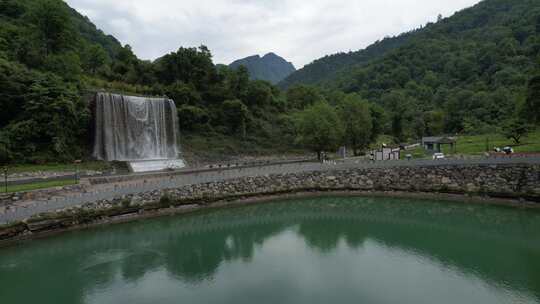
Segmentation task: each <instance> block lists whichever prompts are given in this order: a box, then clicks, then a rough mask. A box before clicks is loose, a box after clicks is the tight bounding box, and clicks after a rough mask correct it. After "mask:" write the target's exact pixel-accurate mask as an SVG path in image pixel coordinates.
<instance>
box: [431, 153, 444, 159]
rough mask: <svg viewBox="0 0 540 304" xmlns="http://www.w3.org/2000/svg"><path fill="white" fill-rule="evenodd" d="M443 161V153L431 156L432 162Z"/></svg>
mask: <svg viewBox="0 0 540 304" xmlns="http://www.w3.org/2000/svg"><path fill="white" fill-rule="evenodd" d="M437 159H444V153H435V154H433V160H437Z"/></svg>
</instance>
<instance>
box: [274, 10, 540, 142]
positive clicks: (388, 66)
mask: <svg viewBox="0 0 540 304" xmlns="http://www.w3.org/2000/svg"><path fill="white" fill-rule="evenodd" d="M539 16H540V7H539V6H538V3H537V2H536V1H532V0H525V1H523V0H486V1H482V2H480V3H479V4H477V5H476V6H474V7H472V8H469V9H465V10H463V11H461V12H458V13H456V14H455V15H454V16H452V17H450V18H446V19H441V20H440V21H439V22H437V23H430V24H427V25H426V26H425V27H422V28H420V29H417V30H415V31H412V32H410V33H407V34H404V35H402V36H399V37H395V38H389V39H387V40H386V41H383V42H378V43H376V44H374V45H372V46H370V47H368V48H367V49H366V50H363V51H359V52H354V53H349V54H339V55H336V56H331V57H326V58H323V59H320V60H318V61H315V62H314V63H313V64H311V65H308V66H307V67H306V68H304V69H302V70H299V71H298V72H296V73H294V74H292V75H291V76H290V77H289V78H288V80H286V81H285V84H286V85H287V86H289V85H292V84H296V85H298V84H313V83H317V84H320V85H321V86H323V87H324V88H327V89H332V90H336V89H337V90H341V91H343V92H345V93H357V94H359V95H360V96H361V97H362V98H364V99H366V100H368V101H369V102H371V103H375V104H378V105H381V106H382V107H383V108H384V109H385V111H387V112H388V117H389V118H390V121H391V127H390V129H391V130H392V131H393V132H392V134H393V135H394V137H396V140H397V141H403V140H415V139H418V138H419V137H421V136H423V135H426V134H430V135H431V134H433V135H440V134H441V133H483V132H490V131H493V129H494V128H496V127H497V126H499V125H502V122H504V121H506V120H508V119H509V118H510V117H512V116H513V113H514V109H515V108H516V107H518V105H519V104H520V103H521V101H522V100H524V99H525V98H526V95H527V82H528V80H529V79H531V78H532V77H533V76H535V75H536V74H537V70H538V69H539V66H538V58H539V55H540V53H539V51H540V32H539V31H537V26H538V22H537V21H538V19H539ZM383 45H388V46H389V45H393V47H388V48H384V50H383V49H380V51H379V52H376V53H374V55H373V56H367V57H359V56H360V54H363V53H366V52H368V51H369V50H374V49H376V48H378V47H382V46H383ZM336 70H337V71H336ZM316 71H317V72H316ZM308 72H313V73H315V74H316V75H315V76H313V77H311V76H310V75H307V74H309V73H308ZM537 82H538V83H540V81H537V80H535V79H534V78H533V79H532V80H531V82H530V83H529V97H528V98H527V102H526V113H528V116H529V120H530V121H536V122H538V117H537V116H538V115H536V114H537V113H540V111H538V109H540V105H539V104H538V102H537V100H540V98H538V97H537V96H536V95H538V94H537V91H538V92H540V90H538V88H536V86H538V85H537ZM434 113H437V114H436V115H435V116H433V114H434ZM441 119H442V127H441Z"/></svg>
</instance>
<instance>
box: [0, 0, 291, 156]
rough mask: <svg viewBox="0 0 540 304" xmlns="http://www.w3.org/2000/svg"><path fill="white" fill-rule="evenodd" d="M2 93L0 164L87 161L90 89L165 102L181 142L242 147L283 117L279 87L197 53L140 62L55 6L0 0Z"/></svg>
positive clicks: (268, 135) (52, 1)
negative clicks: (173, 107)
mask: <svg viewBox="0 0 540 304" xmlns="http://www.w3.org/2000/svg"><path fill="white" fill-rule="evenodd" d="M0 88H1V89H0V104H1V106H2V108H1V111H0V160H1V161H35V162H41V161H47V160H55V161H58V160H66V161H67V160H72V159H75V158H80V157H88V156H89V150H90V149H89V144H90V142H91V138H90V131H89V130H90V129H91V127H90V122H91V113H90V109H89V107H88V104H87V101H86V99H85V98H84V96H87V95H88V93H90V92H92V91H95V90H101V89H105V90H108V91H114V92H120V93H128V94H139V95H152V96H163V95H167V96H169V97H170V98H172V99H174V100H175V102H176V104H177V108H178V112H179V113H178V114H179V116H180V124H181V131H182V133H183V135H189V134H198V135H199V136H201V137H203V138H210V139H211V138H220V139H221V138H223V137H231V138H235V139H238V140H243V141H246V142H250V144H248V145H244V146H248V147H249V146H254V147H257V146H259V145H269V143H271V142H280V140H281V138H282V136H280V135H279V134H280V132H281V128H280V125H281V124H280V123H279V121H278V120H279V119H280V113H284V112H285V111H286V104H285V101H284V100H283V96H282V94H281V92H280V91H279V90H278V89H277V88H275V87H273V86H272V85H271V84H269V83H267V82H264V81H250V80H249V75H248V73H247V71H246V70H245V69H239V70H238V71H235V70H232V69H229V68H228V67H224V66H216V65H214V63H213V62H212V54H211V53H210V51H209V50H208V49H207V48H206V47H204V46H201V47H199V48H184V47H180V48H179V49H178V51H176V52H172V53H170V54H167V55H165V56H163V57H162V58H160V59H158V60H156V61H155V62H149V61H142V60H139V59H138V58H137V57H136V56H135V54H134V53H133V52H132V50H131V48H130V47H129V46H128V45H126V46H122V45H120V43H119V42H118V41H117V40H116V39H115V38H114V37H112V36H107V35H105V34H104V33H102V32H101V31H100V30H98V29H96V27H95V26H94V25H93V24H92V23H91V22H90V21H89V20H88V19H87V18H86V17H83V16H81V15H80V14H79V13H77V12H76V11H75V10H73V9H71V8H70V7H69V6H68V5H67V4H66V3H64V2H63V1H61V0H0ZM270 139H272V140H270ZM274 139H275V141H274ZM229 142H230V141H229ZM222 148H223V149H224V147H222Z"/></svg>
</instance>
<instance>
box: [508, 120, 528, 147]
mask: <svg viewBox="0 0 540 304" xmlns="http://www.w3.org/2000/svg"><path fill="white" fill-rule="evenodd" d="M530 131H531V126H530V125H529V124H528V123H527V121H525V120H523V119H520V118H514V119H511V120H509V121H508V122H507V123H506V125H505V126H504V129H503V132H504V133H503V134H504V136H505V137H506V138H508V139H512V140H513V141H514V143H515V144H516V145H519V144H520V143H521V138H522V137H525V136H527V134H528V133H529V132H530Z"/></svg>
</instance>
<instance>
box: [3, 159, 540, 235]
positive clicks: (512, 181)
mask: <svg viewBox="0 0 540 304" xmlns="http://www.w3.org/2000/svg"><path fill="white" fill-rule="evenodd" d="M312 191H356V192H358V191H361V192H366V193H369V192H373V191H376V192H395V191H399V192H418V193H452V194H467V195H473V196H485V197H497V198H511V199H516V200H520V201H532V202H540V165H536V164H535V165H532V164H529V165H526V164H522V165H521V164H511V165H470V166H456V165H454V166H451V165H448V166H429V167H399V168H372V169H350V170H341V171H314V172H302V173H292V174H278V175H268V176H256V177H244V178H237V179H231V180H226V181H220V182H211V183H204V184H196V185H187V186H182V187H179V188H175V189H167V190H162V191H151V192H146V193H139V194H136V195H127V196H123V197H119V198H117V199H114V200H107V201H99V202H95V203H88V204H85V205H83V206H77V207H73V208H69V209H64V210H57V211H56V212H54V213H49V214H42V215H39V216H37V217H34V218H31V219H27V220H25V221H23V222H21V223H15V224H12V225H10V226H5V227H3V228H0V240H2V239H3V240H6V239H13V238H20V237H24V236H28V235H32V234H34V233H40V232H46V231H55V230H63V229H68V228H70V227H76V226H82V225H88V224H95V223H107V222H110V221H114V219H115V218H119V217H131V218H137V217H141V216H145V215H148V214H156V213H160V212H163V210H169V211H171V212H183V211H186V210H189V211H191V210H197V209H200V208H203V207H206V206H209V205H212V204H214V203H216V202H222V201H234V200H238V199H243V198H249V197H262V196H269V195H276V194H286V193H296V192H312Z"/></svg>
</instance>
